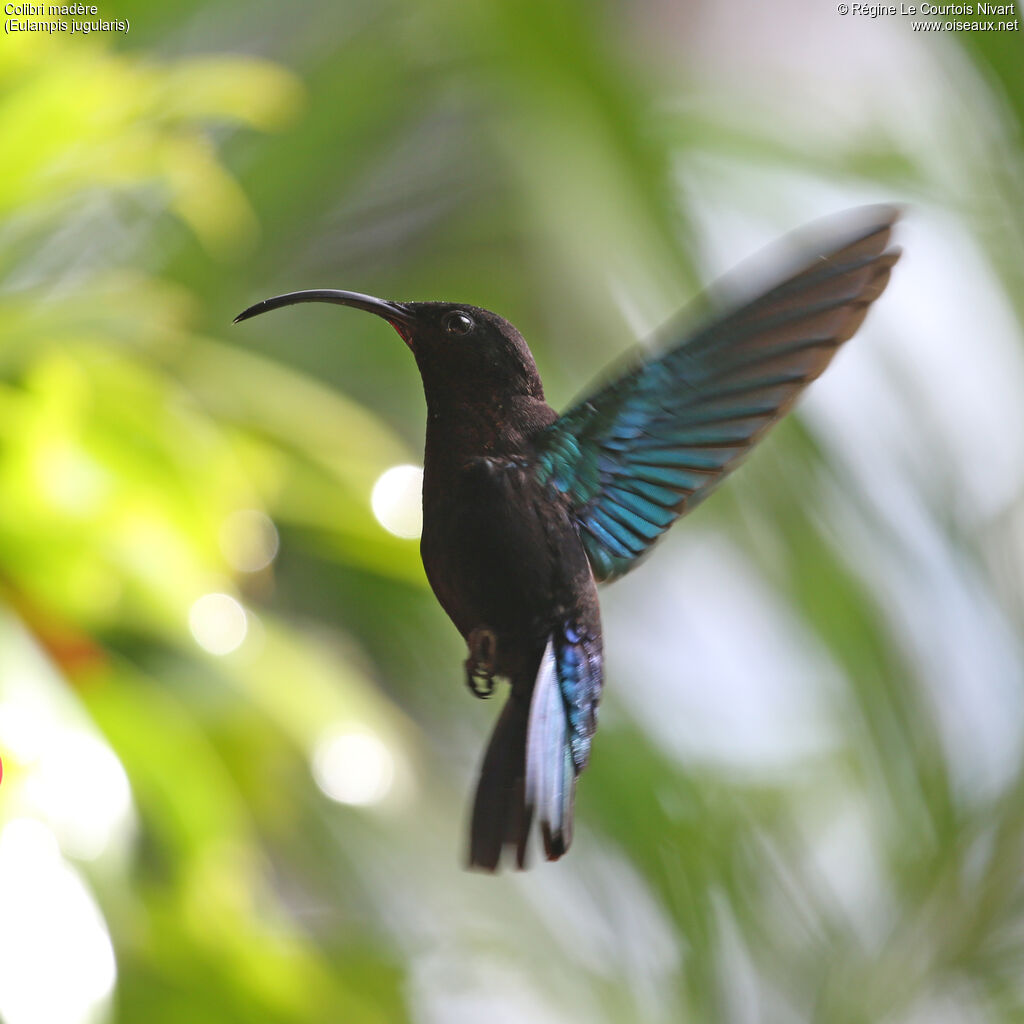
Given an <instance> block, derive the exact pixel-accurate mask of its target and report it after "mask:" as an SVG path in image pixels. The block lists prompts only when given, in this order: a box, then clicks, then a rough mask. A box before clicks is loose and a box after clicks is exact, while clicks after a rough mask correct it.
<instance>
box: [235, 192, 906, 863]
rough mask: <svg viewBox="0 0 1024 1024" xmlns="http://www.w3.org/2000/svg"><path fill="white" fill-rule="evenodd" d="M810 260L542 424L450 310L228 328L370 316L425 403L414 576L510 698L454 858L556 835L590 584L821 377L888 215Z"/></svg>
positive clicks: (479, 338) (477, 320) (593, 587)
mask: <svg viewBox="0 0 1024 1024" xmlns="http://www.w3.org/2000/svg"><path fill="white" fill-rule="evenodd" d="M855 216H856V219H857V221H858V222H859V223H860V225H861V226H860V228H859V229H858V230H855V231H852V232H847V233H846V234H845V236H844V237H841V238H840V239H839V240H838V241H835V240H833V241H832V243H831V244H826V245H825V246H821V245H819V246H818V247H817V248H816V250H815V253H816V256H815V258H814V259H813V261H811V262H809V263H808V264H807V265H806V266H804V267H803V268H802V269H801V270H799V271H798V272H797V273H795V274H793V275H791V276H790V277H789V278H787V279H786V280H785V281H783V282H782V283H781V284H779V285H777V286H775V287H774V288H772V289H770V290H769V291H767V292H765V293H764V294H762V295H760V296H759V297H758V298H756V299H754V300H752V301H751V302H748V303H746V304H745V305H742V306H740V307H739V308H737V309H733V310H732V311H730V312H728V313H727V314H725V315H724V316H721V317H719V318H718V319H716V320H715V321H713V322H711V323H710V324H708V325H707V326H705V327H703V328H702V329H700V330H698V331H696V332H695V333H692V334H690V335H689V336H688V337H685V339H680V338H679V337H678V336H677V337H676V338H674V339H673V341H674V342H675V343H674V344H670V345H669V346H666V347H664V348H663V349H662V350H661V351H660V352H659V353H653V354H652V353H647V354H646V355H645V356H643V357H641V358H639V359H637V360H636V362H635V363H634V364H633V366H632V368H631V369H630V370H628V371H627V372H625V373H624V374H623V375H622V376H620V377H619V378H618V379H617V380H615V381H613V382H612V383H611V384H609V385H607V386H605V387H604V388H602V389H600V390H599V391H598V392H597V393H596V394H594V395H592V396H591V397H590V398H588V399H587V400H585V401H583V402H581V403H579V404H578V405H576V406H574V407H573V408H572V409H570V410H569V411H568V412H567V413H565V414H564V415H562V416H561V417H560V416H559V415H558V414H557V413H556V412H555V411H554V410H553V409H552V408H551V407H550V406H549V405H548V404H547V403H546V402H545V400H544V390H543V387H542V385H541V381H540V377H539V375H538V374H537V369H536V366H535V365H534V361H533V357H532V355H531V354H530V350H529V348H528V347H527V345H526V342H525V341H524V340H523V338H522V336H521V335H520V334H519V332H518V331H517V330H516V329H515V327H513V326H512V325H511V324H510V323H509V322H508V321H506V320H504V319H502V318H501V317H500V316H498V315H497V314H495V313H491V312H488V311H487V310H484V309H479V308H477V307H475V306H467V305H461V304H455V303H442V302H409V303H397V302H388V301H385V300H382V299H376V298H373V297H372V296H367V295H361V294H359V293H356V292H345V291H336V290H332V289H324V290H319V291H305V292H292V293H290V294H288V295H281V296H277V297H276V298H272V299H267V300H265V301H264V302H261V303H257V304H256V305H255V306H251V307H250V308H249V309H247V310H245V312H243V313H242V314H240V315H239V316H238V317H237V320H244V319H248V318H249V317H251V316H255V315H257V314H259V313H262V312H265V311H267V310H269V309H274V308H277V307H279V306H284V305H291V304H293V303H296V302H334V303H338V304H340V305H347V306H353V307H355V308H357V309H363V310H366V311H367V312H371V313H375V314H376V315H378V316H381V317H383V318H384V319H385V320H387V321H389V322H390V323H391V324H392V326H394V328H395V329H396V330H397V331H398V333H399V334H400V335H401V336H402V338H403V339H404V340H405V342H406V344H407V345H408V346H409V348H410V349H411V350H412V352H413V354H414V356H415V358H416V363H417V366H418V367H419V371H420V375H421V377H422V379H423V389H424V393H425V395H426V401H427V433H426V446H425V455H424V468H423V473H424V475H423V535H422V540H421V544H420V550H421V553H422V557H423V565H424V568H425V569H426V573H427V578H428V580H429V581H430V585H431V587H432V588H433V590H434V593H435V594H436V596H437V598H438V600H439V601H440V603H441V605H442V607H443V608H444V610H445V611H446V612H447V614H448V616H449V617H450V618H451V620H452V622H454V624H455V626H456V627H457V628H458V630H459V632H460V633H461V634H462V636H463V638H464V639H465V640H466V644H467V648H468V657H467V659H466V678H467V682H468V684H469V686H470V688H471V689H472V690H473V691H474V692H475V693H476V694H477V695H478V696H488V695H489V694H490V693H491V692H492V690H493V688H494V679H495V678H496V677H501V678H504V679H507V680H508V681H509V683H510V694H509V698H508V701H507V703H506V705H505V708H504V709H503V711H502V713H501V716H500V718H499V720H498V724H497V726H496V727H495V731H494V735H493V736H492V739H491V742H490V745H489V747H488V750H487V753H486V755H485V758H484V763H483V766H482V768H481V772H480V781H479V784H478V787H477V792H476V798H475V801H474V805H473V818H472V825H471V830H470V852H469V862H470V865H471V866H473V867H478V868H484V869H487V870H494V869H495V868H496V867H497V866H498V863H499V861H500V859H501V854H502V850H503V849H504V848H505V847H506V846H507V847H510V848H511V849H512V850H514V851H515V858H516V863H517V864H518V866H520V867H522V866H523V865H524V862H525V856H526V846H527V840H528V838H529V834H530V829H531V823H532V820H533V818H534V817H535V816H536V817H537V819H538V822H539V825H540V830H541V835H542V839H543V843H544V849H545V853H546V856H547V857H548V859H549V860H555V859H557V858H558V857H560V856H561V855H562V854H563V853H565V851H566V850H567V849H568V847H569V843H570V841H571V839H572V821H573V797H574V793H575V786H576V779H577V777H578V776H579V774H580V772H581V771H582V770H583V769H584V768H585V767H586V764H587V761H588V760H589V756H590V745H591V738H592V736H593V734H594V730H595V727H596V715H597V706H598V702H599V700H600V696H601V687H602V680H603V676H602V651H601V620H600V611H599V606H598V598H597V583H598V582H601V581H605V580H610V579H614V578H616V577H618V576H620V575H622V574H623V573H625V572H627V571H628V570H629V569H630V568H632V566H633V565H635V564H636V562H637V561H638V560H639V559H640V558H641V557H642V556H643V555H644V554H645V553H646V552H647V550H648V549H649V548H650V546H651V545H652V544H653V543H654V541H655V540H657V538H658V537H659V536H660V535H661V534H662V533H664V531H665V530H666V529H667V528H668V527H669V526H670V525H671V524H672V523H673V522H674V521H675V520H676V519H677V518H678V517H679V516H680V515H682V514H683V513H684V512H686V511H688V510H689V509H691V508H693V507H694V505H696V504H697V502H699V501H700V500H702V499H703V498H704V497H705V496H706V495H707V494H708V493H709V492H710V491H711V490H712V488H713V487H714V486H715V485H716V484H717V483H718V482H719V481H720V480H721V479H722V478H723V477H724V475H725V474H726V473H727V472H728V471H729V470H730V469H731V468H732V467H733V466H734V465H735V464H736V463H737V462H738V461H739V460H740V459H741V458H742V456H743V455H744V454H745V453H746V452H747V451H748V450H749V449H750V447H751V446H752V445H753V444H754V443H755V442H756V441H757V440H758V439H759V438H760V437H761V436H762V435H763V434H764V433H765V431H766V430H767V429H768V428H769V427H770V426H771V425H772V424H773V423H775V422H776V421H777V420H778V419H780V418H781V417H782V416H783V415H784V414H785V412H786V411H788V409H789V407H790V406H791V405H792V403H793V402H794V401H795V399H796V397H797V395H798V394H799V393H800V391H801V390H802V389H803V388H804V387H805V386H806V385H807V384H808V383H809V382H810V381H811V380H813V379H814V378H816V377H817V376H818V375H819V374H820V373H821V372H822V371H823V370H824V368H825V367H826V366H827V365H828V363H829V361H830V360H831V358H832V356H833V354H834V353H835V351H836V349H837V348H838V346H839V345H840V344H841V343H842V342H843V341H845V340H846V339H848V338H849V337H851V336H852V335H853V334H854V332H855V331H856V330H857V328H858V327H859V326H860V323H861V321H862V320H863V318H864V316H865V314H866V312H867V309H868V307H869V306H870V305H871V303H872V302H873V301H874V300H875V299H876V298H878V296H879V295H880V294H881V293H882V291H883V290H884V288H885V286H886V284H887V282H888V278H889V272H890V269H891V267H892V266H893V264H894V263H895V262H896V260H897V258H898V256H899V251H898V250H896V249H889V248H888V242H889V236H890V231H891V227H892V224H893V223H894V221H895V219H896V211H894V210H893V209H891V208H888V207H873V208H867V209H865V210H862V211H857V213H856V215H855Z"/></svg>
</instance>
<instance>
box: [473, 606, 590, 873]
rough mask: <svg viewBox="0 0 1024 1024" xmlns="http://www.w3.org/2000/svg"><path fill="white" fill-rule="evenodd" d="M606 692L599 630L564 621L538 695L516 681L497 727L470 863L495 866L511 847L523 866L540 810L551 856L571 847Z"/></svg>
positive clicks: (545, 661) (543, 662)
mask: <svg viewBox="0 0 1024 1024" xmlns="http://www.w3.org/2000/svg"><path fill="white" fill-rule="evenodd" d="M600 697H601V640H600V637H599V636H594V635H592V634H591V633H589V632H587V631H585V630H583V629H582V628H581V627H580V626H579V625H578V624H577V623H575V622H564V623H562V624H561V625H560V626H559V627H558V628H557V629H556V630H555V631H554V632H553V633H552V634H551V636H550V637H549V638H548V641H547V644H546V645H545V648H544V654H543V656H542V657H541V659H540V666H539V668H538V670H537V674H536V678H535V679H534V682H533V687H532V694H531V691H528V690H526V689H525V688H524V689H522V690H520V689H518V688H517V687H516V686H515V684H514V683H513V688H512V695H511V696H510V697H509V700H508V703H507V704H506V705H505V708H504V710H503V711H502V713H501V717H500V718H499V719H498V724H497V726H495V729H494V735H493V737H492V738H491V742H490V745H489V746H488V748H487V754H486V756H485V757H484V764H483V768H482V769H481V771H480V782H479V785H478V786H477V791H476V799H475V801H474V804H473V821H472V826H471V830H470V851H469V863H470V867H477V868H484V869H485V870H488V871H494V870H495V869H496V868H497V866H498V863H499V861H500V860H501V854H502V850H503V849H504V848H505V847H509V848H511V849H513V850H514V851H515V858H516V865H517V866H518V867H520V868H521V867H523V866H524V864H525V859H526V843H527V839H528V838H529V833H530V826H531V824H532V821H533V818H534V816H535V815H536V817H537V820H538V822H539V824H540V831H541V838H542V839H543V842H544V852H545V855H546V856H547V858H548V860H557V859H558V858H559V857H561V856H562V854H563V853H565V851H566V850H568V849H569V844H570V843H571V842H572V825H573V799H574V797H575V793H576V777H577V776H578V775H579V773H580V772H581V771H582V770H583V769H584V768H585V767H586V764H587V761H588V759H589V757H590V740H591V737H592V736H593V734H594V729H595V728H596V727H597V704H598V701H599V700H600ZM527 701H528V703H527Z"/></svg>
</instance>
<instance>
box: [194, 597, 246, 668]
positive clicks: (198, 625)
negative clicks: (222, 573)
mask: <svg viewBox="0 0 1024 1024" xmlns="http://www.w3.org/2000/svg"><path fill="white" fill-rule="evenodd" d="M188 625H189V629H190V630H191V631H192V636H193V637H195V641H196V643H197V644H199V646H200V647H202V649H203V650H204V651H209V653H210V654H219V655H223V654H230V653H231V652H232V651H235V650H237V649H238V648H239V647H240V646H241V645H242V642H243V641H244V640H245V637H246V634H247V633H248V632H249V621H248V617H247V616H246V614H245V609H244V608H243V607H242V606H241V604H239V603H238V601H236V600H235V599H234V598H233V597H231V595H230V594H204V595H203V596H202V597H201V598H199V600H198V601H196V602H195V604H193V605H192V607H191V609H190V610H189V613H188Z"/></svg>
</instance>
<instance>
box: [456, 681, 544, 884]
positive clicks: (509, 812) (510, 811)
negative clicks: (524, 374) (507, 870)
mask: <svg viewBox="0 0 1024 1024" xmlns="http://www.w3.org/2000/svg"><path fill="white" fill-rule="evenodd" d="M528 718H529V705H528V704H527V703H526V701H525V700H524V696H523V695H522V694H520V693H518V692H517V691H516V690H515V689H513V691H512V694H511V696H510V697H509V699H508V703H507V704H506V705H505V707H504V709H503V710H502V712H501V716H500V717H499V718H498V724H497V725H496V726H495V727H494V733H493V735H492V736H491V742H490V743H489V744H488V746H487V753H486V754H485V755H484V763H483V766H482V767H481V769H480V781H479V782H478V783H477V787H476V798H475V799H474V801H473V821H472V824H471V825H470V832H469V866H470V867H471V868H483V869H484V870H485V871H495V870H497V867H498V862H499V861H500V860H501V851H502V849H503V848H504V847H505V846H508V847H510V848H512V849H514V850H515V851H516V864H517V865H518V866H519V867H523V866H524V865H525V862H526V841H527V839H528V838H529V835H530V819H531V816H530V814H529V812H528V810H527V806H526V725H527V721H528Z"/></svg>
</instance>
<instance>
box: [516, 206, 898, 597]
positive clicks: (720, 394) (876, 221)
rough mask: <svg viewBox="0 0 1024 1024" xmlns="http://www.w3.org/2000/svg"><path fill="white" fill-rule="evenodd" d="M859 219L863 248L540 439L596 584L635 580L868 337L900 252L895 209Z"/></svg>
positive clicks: (736, 316) (657, 362) (543, 472)
mask: <svg viewBox="0 0 1024 1024" xmlns="http://www.w3.org/2000/svg"><path fill="white" fill-rule="evenodd" d="M859 216H860V217H861V218H862V219H863V220H864V223H865V224H866V227H864V228H863V229H862V230H861V231H860V232H858V233H856V234H855V235H854V236H853V237H852V238H848V239H847V240H845V241H843V242H840V243H837V244H835V245H833V246H831V247H829V248H827V249H826V250H825V251H824V252H822V253H821V254H820V255H819V256H817V257H816V258H815V259H814V260H812V261H811V262H810V263H808V264H807V265H806V266H805V267H803V268H802V269H801V270H799V271H797V272H796V273H794V274H792V275H791V276H790V277H789V278H787V279H786V280H785V281H783V282H782V283H780V284H778V285H776V286H775V287H774V288H771V289H769V290H768V291H767V292H765V293H764V294H762V295H760V296H758V297H757V298H755V299H753V300H752V301H750V302H747V303H746V304H745V305H742V306H740V307H739V308H738V309H735V310H733V311H732V312H730V313H728V314H727V315H725V316H723V317H721V318H719V319H718V320H717V321H715V322H713V323H711V324H708V325H707V326H705V327H704V328H702V329H701V330H699V331H697V332H696V333H695V334H693V335H691V336H690V337H688V338H686V339H685V340H683V341H682V342H681V343H680V344H678V345H676V346H675V347H673V348H670V349H669V350H668V351H666V352H663V353H662V354H661V355H659V356H657V357H654V358H651V357H648V358H646V359H645V360H643V361H641V362H639V363H638V364H637V365H635V366H634V367H633V368H632V369H630V370H629V371H628V372H626V373H625V374H624V375H623V376H621V377H620V378H619V379H618V380H616V381H613V382H612V383H611V384H609V385H607V386H606V387H604V388H603V389H602V390H600V391H599V392H598V393H597V394H596V395H594V396H592V397H590V398H588V399H587V400H585V401H583V402H581V403H579V404H578V405H576V406H574V407H573V408H572V409H570V410H569V411H568V412H567V413H565V414H564V415H563V416H562V417H561V418H560V419H558V420H556V421H555V423H553V424H552V425H551V426H550V427H548V428H547V429H546V430H545V431H543V432H542V433H541V435H540V437H539V438H538V440H537V446H536V447H537V472H538V475H539V477H540V479H541V481H542V482H543V483H546V484H548V485H549V486H551V487H552V488H553V489H554V490H556V491H558V492H560V493H562V494H564V495H565V496H566V498H567V499H568V501H569V503H570V505H571V507H572V510H573V514H574V516H575V518H576V522H577V523H578V525H579V527H580V536H581V537H582V539H583V543H584V546H585V547H586V550H587V554H588V556H589V558H590V562H591V566H592V567H593V570H594V575H595V577H596V578H597V579H601V580H606V579H612V578H615V577H617V576H620V575H622V574H623V573H624V572H627V571H628V570H629V569H630V568H631V567H632V566H633V565H634V564H635V563H636V562H637V560H638V559H639V558H640V557H641V556H642V555H643V554H644V553H645V552H646V551H647V550H648V549H649V548H650V546H651V545H652V544H653V543H654V542H655V541H656V540H657V539H658V537H659V536H660V535H661V534H662V533H664V531H665V530H666V529H668V527H669V526H671V524H672V523H673V522H674V521H675V520H676V519H677V518H678V517H679V516H681V515H683V514H684V513H685V512H687V511H688V510H689V509H691V508H693V507H695V506H696V505H697V504H698V502H700V501H702V500H703V499H704V498H705V497H706V496H707V495H708V494H709V493H710V492H711V490H712V489H713V488H714V487H715V486H716V485H717V484H718V483H719V481H720V480H721V479H722V478H723V477H724V476H725V475H726V474H727V473H728V472H729V471H730V470H731V469H732V468H733V467H734V466H735V465H736V464H737V463H738V462H739V461H740V460H741V459H742V458H743V456H744V455H745V454H746V453H747V452H748V451H749V450H750V448H751V447H752V446H753V445H754V444H756V443H757V441H758V440H760V438H761V437H763V436H764V434H765V432H766V431H767V430H768V429H769V428H770V427H771V426H772V425H773V424H774V423H776V422H778V420H779V419H781V418H782V416H784V415H785V414H786V412H788V410H789V409H790V408H791V406H792V405H793V403H794V402H795V401H796V399H797V397H798V396H799V394H800V392H801V391H802V390H803V389H804V388H805V387H806V386H807V385H808V384H809V383H810V382H811V381H812V380H814V379H815V378H817V377H818V376H819V375H820V374H821V373H822V371H823V370H824V369H825V367H826V366H827V365H828V364H829V362H830V361H831V360H832V357H833V356H834V355H835V352H836V350H837V349H838V348H839V346H840V345H841V344H842V343H843V342H844V341H846V340H848V339H849V338H850V337H852V336H853V334H854V333H856V331H857V328H858V327H860V325H861V322H862V321H863V320H864V317H865V315H866V314H867V311H868V309H869V307H870V306H871V304H872V303H873V302H874V301H875V300H876V299H877V298H878V296H879V295H881V294H882V292H883V291H884V290H885V286H886V284H887V283H888V280H889V274H890V272H891V270H892V267H893V265H894V264H895V263H896V260H897V259H898V258H899V255H900V253H899V250H898V249H895V248H894V249H890V248H888V246H889V239H890V235H891V231H892V226H893V224H894V222H895V221H896V218H897V211H896V210H894V209H892V208H890V207H873V208H869V209H867V210H864V211H860V212H859Z"/></svg>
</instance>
